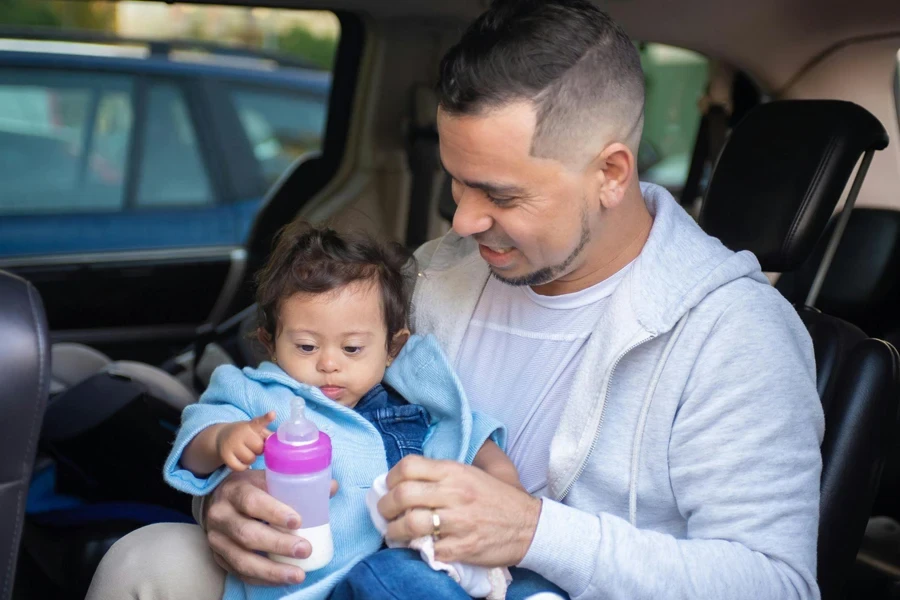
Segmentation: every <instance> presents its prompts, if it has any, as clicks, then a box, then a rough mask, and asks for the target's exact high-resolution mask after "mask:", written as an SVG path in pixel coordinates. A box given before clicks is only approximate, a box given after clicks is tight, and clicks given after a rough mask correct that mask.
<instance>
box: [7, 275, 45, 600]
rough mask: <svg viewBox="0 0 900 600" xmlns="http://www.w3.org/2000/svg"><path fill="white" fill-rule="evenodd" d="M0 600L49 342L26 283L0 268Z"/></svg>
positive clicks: (15, 539)
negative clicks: (0, 383)
mask: <svg viewBox="0 0 900 600" xmlns="http://www.w3.org/2000/svg"><path fill="white" fill-rule="evenodd" d="M0 382H2V385H0V456H2V460H0V600H8V599H9V598H10V597H11V596H12V586H13V575H14V574H15V572H16V562H17V557H18V552H19V541H20V538H21V535H22V521H23V518H24V516H25V500H26V497H27V495H28V485H29V483H30V481H31V468H32V463H33V462H34V456H35V452H36V450H37V443H38V437H39V434H40V429H41V421H42V419H43V415H44V408H45V406H46V404H47V396H48V395H49V389H50V344H49V342H48V337H47V319H46V316H45V315H44V305H43V303H42V302H41V297H40V296H39V295H38V293H37V290H35V289H34V287H32V285H31V284H30V283H28V282H26V281H24V280H22V279H19V278H18V277H15V276H13V275H10V274H9V273H6V272H3V271H0Z"/></svg>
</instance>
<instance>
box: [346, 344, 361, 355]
mask: <svg viewBox="0 0 900 600" xmlns="http://www.w3.org/2000/svg"><path fill="white" fill-rule="evenodd" d="M344 352H346V353H347V354H359V353H360V352H362V346H344Z"/></svg>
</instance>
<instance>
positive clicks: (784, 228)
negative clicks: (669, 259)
mask: <svg viewBox="0 0 900 600" xmlns="http://www.w3.org/2000/svg"><path fill="white" fill-rule="evenodd" d="M887 144H888V135H887V132H886V131H885V129H884V126H882V124H881V123H880V122H879V121H878V119H876V118H875V117H874V116H873V115H872V114H871V113H870V112H869V111H867V110H866V109H864V108H862V107H861V106H858V105H856V104H853V103H851V102H842V101H837V100H785V101H779V102H770V103H768V104H763V105H761V106H759V107H757V108H755V109H753V110H752V111H750V113H748V114H747V116H746V117H745V118H744V120H743V121H741V122H740V123H739V124H738V125H737V126H736V127H735V128H734V130H733V131H732V133H731V136H730V137H729V139H728V142H727V143H726V144H725V147H724V148H723V149H722V154H721V155H720V156H719V160H718V162H717V164H716V167H715V171H714V172H713V175H712V178H711V180H710V183H709V188H708V190H707V193H706V198H705V199H704V201H703V207H702V209H701V212H700V226H701V227H703V229H704V230H705V231H706V232H707V233H709V234H710V235H712V236H714V237H717V238H719V239H720V240H721V241H722V243H723V244H725V245H726V246H728V247H729V248H731V249H732V250H750V251H751V252H753V253H754V254H755V255H756V257H757V258H758V259H759V262H760V264H761V265H762V268H763V270H764V271H774V272H784V271H791V270H793V269H794V268H796V267H797V266H799V265H800V264H801V263H803V261H804V260H806V258H807V257H808V256H809V254H810V252H811V251H812V249H813V247H814V245H815V244H816V241H817V240H818V239H819V237H820V236H821V234H822V232H823V231H824V229H825V226H826V225H827V223H828V219H829V218H830V217H831V214H832V213H833V211H834V208H835V206H837V203H838V200H839V199H840V197H841V194H842V193H843V190H844V187H845V186H846V184H847V181H848V180H849V179H850V175H851V174H852V172H853V168H854V167H855V165H856V163H857V161H858V160H859V158H860V156H862V155H863V154H864V153H865V152H867V151H874V150H883V149H884V148H886V147H887Z"/></svg>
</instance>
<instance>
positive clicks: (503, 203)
mask: <svg viewBox="0 0 900 600" xmlns="http://www.w3.org/2000/svg"><path fill="white" fill-rule="evenodd" d="M487 198H488V200H490V201H491V202H492V203H494V204H496V205H497V206H506V205H507V204H511V203H512V201H513V200H515V198H498V197H496V196H491V195H490V194H488V197H487Z"/></svg>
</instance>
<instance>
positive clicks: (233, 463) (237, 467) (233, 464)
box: [222, 452, 247, 471]
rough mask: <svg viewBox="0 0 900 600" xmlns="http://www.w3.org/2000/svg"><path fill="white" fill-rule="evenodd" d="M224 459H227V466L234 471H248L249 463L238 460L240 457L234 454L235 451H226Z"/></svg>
mask: <svg viewBox="0 0 900 600" xmlns="http://www.w3.org/2000/svg"><path fill="white" fill-rule="evenodd" d="M222 459H223V460H224V461H225V466H226V467H228V468H229V469H231V470H232V471H246V470H247V465H245V464H244V463H242V462H241V461H240V460H238V457H237V456H235V455H234V453H233V452H228V453H226V454H225V455H224V456H223V457H222Z"/></svg>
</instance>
